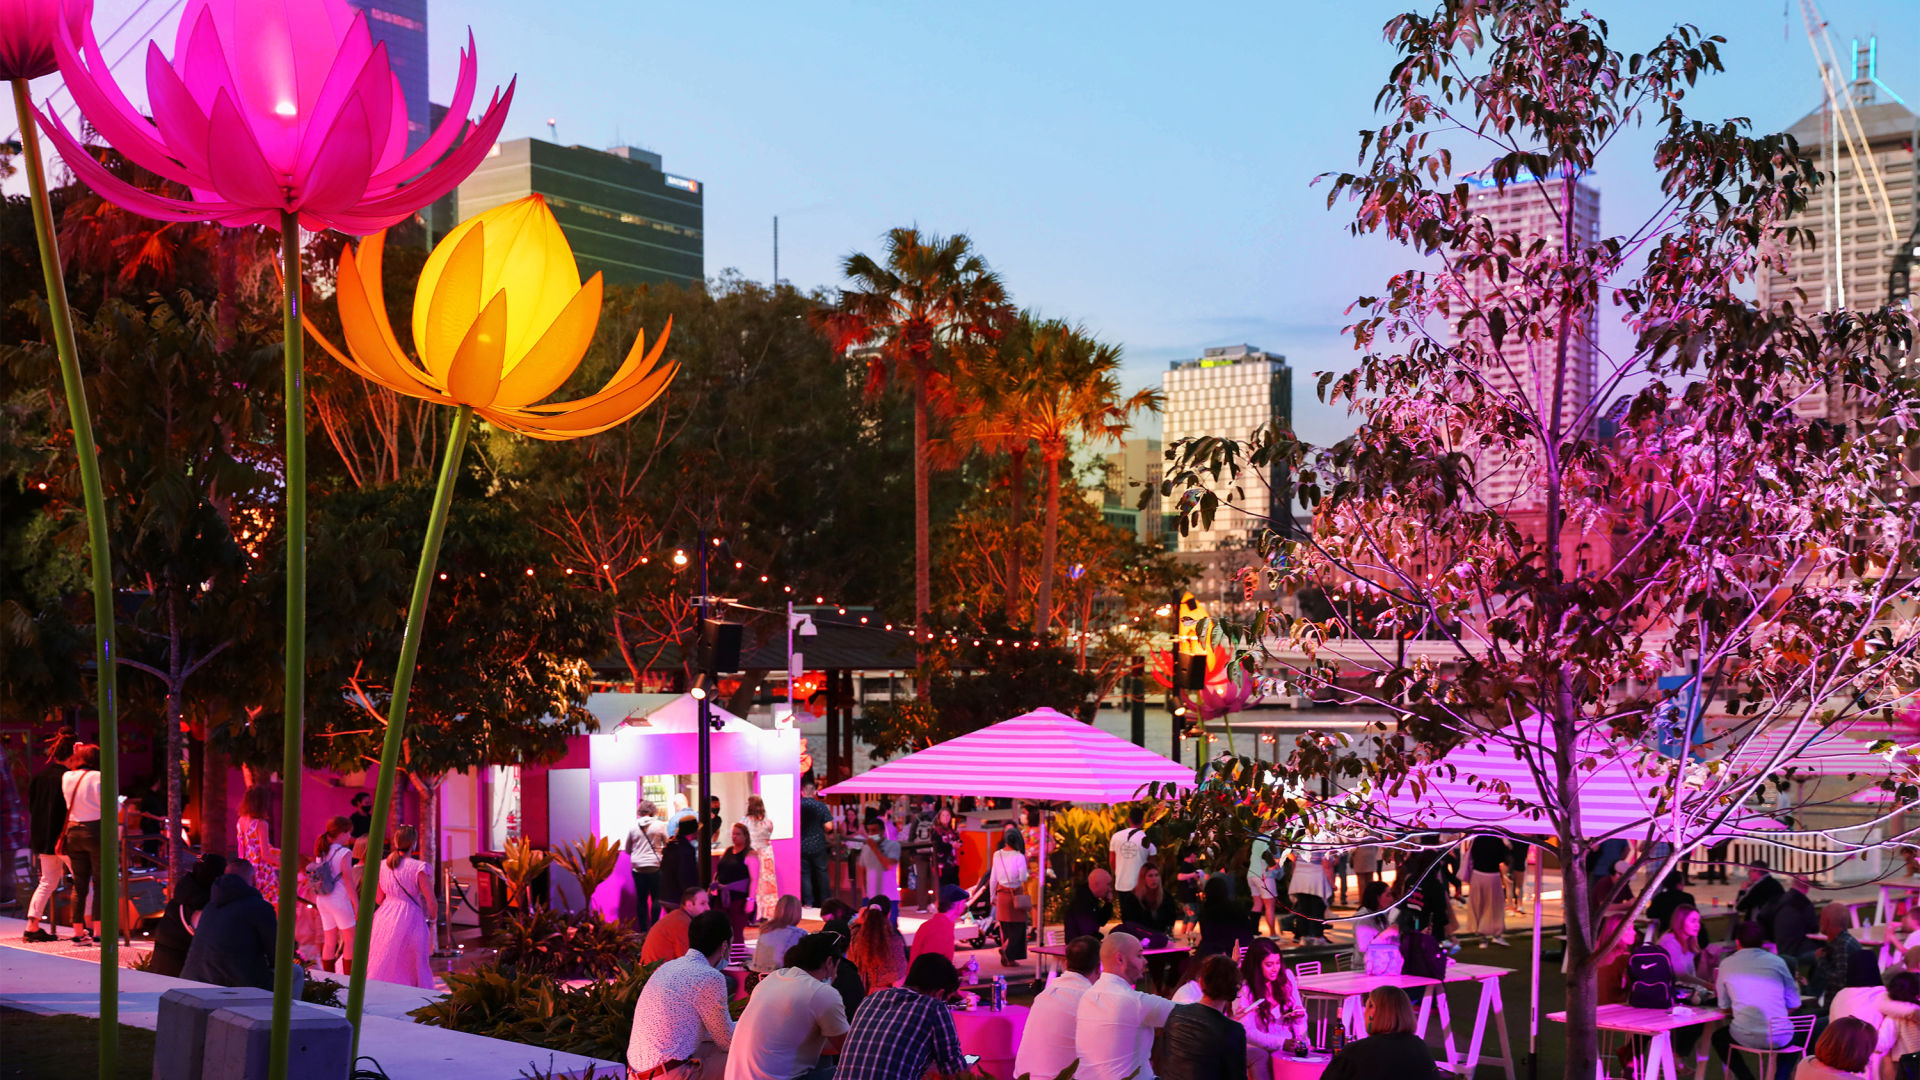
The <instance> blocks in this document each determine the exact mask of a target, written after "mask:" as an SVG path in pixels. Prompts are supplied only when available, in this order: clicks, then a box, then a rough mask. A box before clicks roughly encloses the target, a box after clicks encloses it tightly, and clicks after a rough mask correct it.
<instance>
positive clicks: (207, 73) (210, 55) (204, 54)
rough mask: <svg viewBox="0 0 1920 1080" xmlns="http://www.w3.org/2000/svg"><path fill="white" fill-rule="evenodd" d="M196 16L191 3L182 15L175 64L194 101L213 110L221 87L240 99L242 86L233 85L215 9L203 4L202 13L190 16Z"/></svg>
mask: <svg viewBox="0 0 1920 1080" xmlns="http://www.w3.org/2000/svg"><path fill="white" fill-rule="evenodd" d="M193 15H194V8H193V7H192V6H191V5H190V6H189V7H188V8H187V11H186V13H185V14H184V15H182V16H181V18H180V40H179V43H178V44H176V45H175V46H174V50H173V66H174V69H175V70H177V71H179V72H180V79H181V81H182V82H185V83H186V84H187V89H188V90H191V91H193V100H195V101H197V102H199V103H200V107H201V108H202V109H205V110H206V111H207V112H208V113H212V112H213V102H214V99H215V98H218V97H219V96H220V92H221V91H222V90H224V91H226V92H227V94H228V95H230V96H232V97H234V98H235V99H238V98H239V96H240V88H239V87H237V86H235V85H234V82H233V71H232V69H231V68H230V67H229V66H228V65H227V52H226V48H225V47H224V46H223V45H222V44H221V43H220V29H219V27H217V26H215V25H214V23H213V12H211V11H209V10H208V9H207V7H206V5H205V4H201V5H200V6H199V15H198V16H197V17H194V18H193V19H192V21H191V23H189V21H188V17H189V16H193ZM189 26H191V27H192V29H191V31H189V30H188V27H189Z"/></svg>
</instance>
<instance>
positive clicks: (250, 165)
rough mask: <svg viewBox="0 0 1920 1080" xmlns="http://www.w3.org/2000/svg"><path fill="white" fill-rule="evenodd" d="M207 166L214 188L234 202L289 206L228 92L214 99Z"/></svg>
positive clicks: (208, 129) (265, 205) (250, 204)
mask: <svg viewBox="0 0 1920 1080" xmlns="http://www.w3.org/2000/svg"><path fill="white" fill-rule="evenodd" d="M207 165H208V172H209V174H210V175H211V178H212V180H213V186H214V187H215V188H216V189H218V190H219V192H220V193H221V194H222V195H225V196H226V197H227V198H228V199H230V200H232V201H233V202H236V203H239V204H241V205H243V206H257V207H263V208H272V207H283V206H289V205H290V204H289V202H288V200H287V196H286V192H285V190H284V189H283V188H282V187H281V186H280V181H279V179H278V178H277V177H275V176H274V175H273V170H272V169H270V168H268V167H267V161H266V158H264V157H262V156H261V154H260V144H259V143H256V142H255V141H254V139H253V132H252V131H250V130H248V128H247V122H246V121H245V120H244V119H242V118H241V116H240V110H239V109H237V108H235V107H234V104H233V101H232V99H230V98H228V97H227V94H226V91H224V90H223V91H221V93H220V96H219V97H218V98H216V99H215V100H214V103H213V115H212V116H210V117H208V124H207Z"/></svg>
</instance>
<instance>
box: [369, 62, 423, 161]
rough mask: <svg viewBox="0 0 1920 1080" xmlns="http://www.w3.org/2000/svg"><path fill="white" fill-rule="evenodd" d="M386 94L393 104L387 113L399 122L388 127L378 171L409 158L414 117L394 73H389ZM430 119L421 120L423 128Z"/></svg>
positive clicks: (398, 79) (404, 92) (398, 78)
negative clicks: (408, 150) (408, 109)
mask: <svg viewBox="0 0 1920 1080" xmlns="http://www.w3.org/2000/svg"><path fill="white" fill-rule="evenodd" d="M385 92H386V96H387V99H388V100H389V101H390V102H391V104H389V105H388V106H387V113H388V115H390V116H395V117H398V118H399V121H398V122H397V123H389V124H388V125H387V147H386V149H384V150H382V151H380V158H379V160H378V161H376V162H375V163H374V168H375V169H376V170H379V169H390V168H392V167H394V166H395V165H397V164H399V163H400V160H401V159H402V158H404V157H406V156H407V139H408V138H409V137H411V135H412V132H411V130H410V128H411V125H412V115H411V114H410V113H408V112H407V92H406V91H405V90H403V89H401V87H400V76H398V75H396V74H394V73H393V72H392V71H388V72H387V87H386V91H385ZM429 108H431V106H429ZM428 119H429V117H426V116H423V117H421V118H420V124H421V126H422V127H425V126H426V124H427V121H428Z"/></svg>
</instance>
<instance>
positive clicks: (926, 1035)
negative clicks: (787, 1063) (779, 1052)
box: [833, 953, 966, 1080]
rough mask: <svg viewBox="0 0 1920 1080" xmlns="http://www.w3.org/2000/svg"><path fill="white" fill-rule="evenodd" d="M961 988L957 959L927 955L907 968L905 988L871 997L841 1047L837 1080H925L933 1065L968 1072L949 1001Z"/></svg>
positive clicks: (864, 1004)
mask: <svg viewBox="0 0 1920 1080" xmlns="http://www.w3.org/2000/svg"><path fill="white" fill-rule="evenodd" d="M958 989H960V974H959V973H958V972H956V971H955V970H954V969H953V961H951V960H949V959H947V958H946V957H944V956H941V955H940V954H939V953H922V954H921V955H920V956H918V957H916V958H915V959H914V961H913V964H912V966H911V967H909V968H907V978H906V985H905V986H900V987H893V988H890V989H886V990H881V991H879V992H877V993H873V994H868V995H867V999H866V1000H865V1001H863V1002H861V1003H860V1010H859V1011H858V1012H856V1013H855V1014H854V1017H853V1030H851V1031H849V1032H848V1033H847V1041H846V1044H845V1045H844V1046H842V1047H841V1049H840V1064H839V1067H838V1068H836V1069H835V1070H834V1074H833V1076H834V1080H920V1078H921V1077H922V1076H924V1075H926V1072H927V1068H928V1066H935V1067H937V1068H939V1069H940V1071H941V1072H944V1073H948V1074H952V1073H957V1072H959V1071H961V1069H963V1068H965V1065H966V1063H965V1062H964V1061H962V1060H961V1053H960V1035H959V1033H958V1032H956V1031H955V1030H954V1027H953V1014H952V1013H950V1012H948V1011H947V999H948V998H950V997H952V996H953V993H954V991H956V990H958Z"/></svg>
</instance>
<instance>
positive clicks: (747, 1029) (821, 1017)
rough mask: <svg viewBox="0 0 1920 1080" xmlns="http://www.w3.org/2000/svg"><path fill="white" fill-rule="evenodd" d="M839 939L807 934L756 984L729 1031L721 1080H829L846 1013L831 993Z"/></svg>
mask: <svg viewBox="0 0 1920 1080" xmlns="http://www.w3.org/2000/svg"><path fill="white" fill-rule="evenodd" d="M844 942H845V939H843V938H842V937H840V935H838V934H808V935H807V936H806V937H803V938H801V939H800V940H799V941H798V942H797V943H795V944H794V945H793V947H792V948H789V949H788V950H787V955H786V957H785V959H784V961H783V966H782V967H781V968H780V969H779V970H778V971H775V972H774V973H773V974H771V975H768V976H767V977H766V978H764V979H762V980H760V985H759V986H757V987H755V988H754V990H753V997H752V999H751V1000H749V1001H748V1002H747V1008H746V1011H745V1012H743V1013H741V1014H740V1023H739V1026H737V1027H736V1028H734V1032H733V1049H732V1050H730V1051H728V1053H727V1075H726V1080H830V1078H831V1077H832V1076H833V1062H832V1061H831V1060H829V1061H824V1062H823V1061H821V1060H820V1059H821V1056H822V1055H823V1054H837V1053H839V1052H840V1044H841V1042H842V1041H843V1040H844V1039H845V1038H846V1035H847V1010H846V1008H845V1007H844V1006H843V1005H842V1004H841V1002H840V995H839V993H838V992H836V991H835V990H834V988H833V985H832V983H833V976H834V973H835V972H836V971H837V970H839V967H840V954H841V952H843V951H844V950H845V948H846V946H845V944H844Z"/></svg>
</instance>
